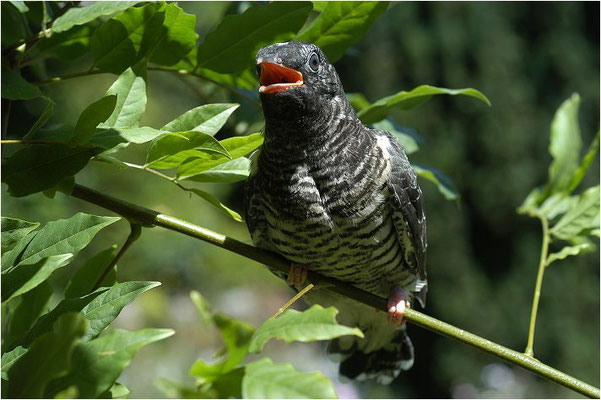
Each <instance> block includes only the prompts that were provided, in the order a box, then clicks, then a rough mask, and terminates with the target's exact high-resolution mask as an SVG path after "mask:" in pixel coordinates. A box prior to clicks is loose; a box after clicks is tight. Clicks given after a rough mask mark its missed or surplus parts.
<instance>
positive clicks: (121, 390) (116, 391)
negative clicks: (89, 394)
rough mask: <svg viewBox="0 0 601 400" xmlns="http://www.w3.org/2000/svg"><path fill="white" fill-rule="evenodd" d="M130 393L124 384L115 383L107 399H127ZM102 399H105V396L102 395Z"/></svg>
mask: <svg viewBox="0 0 601 400" xmlns="http://www.w3.org/2000/svg"><path fill="white" fill-rule="evenodd" d="M129 393H130V391H129V389H128V388H127V387H126V386H125V385H124V384H122V383H119V382H115V383H114V384H113V386H111V388H110V389H109V390H108V393H107V396H106V397H108V398H111V399H125V398H127V396H128V395H129ZM100 397H101V398H104V396H102V395H101V396H100Z"/></svg>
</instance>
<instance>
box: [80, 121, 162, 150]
mask: <svg viewBox="0 0 601 400" xmlns="http://www.w3.org/2000/svg"><path fill="white" fill-rule="evenodd" d="M162 134H164V132H163V131H160V130H158V129H154V128H151V127H149V126H141V127H116V126H115V127H112V128H109V129H103V128H99V129H97V130H96V134H95V135H94V136H93V137H92V139H91V140H90V144H91V145H95V146H98V147H101V148H102V149H105V150H111V152H112V151H116V150H119V149H122V148H125V147H127V146H128V145H129V144H130V143H135V144H142V143H147V142H150V141H151V140H154V139H156V138H157V137H159V136H161V135H162ZM103 154H106V151H105V152H104V153H103Z"/></svg>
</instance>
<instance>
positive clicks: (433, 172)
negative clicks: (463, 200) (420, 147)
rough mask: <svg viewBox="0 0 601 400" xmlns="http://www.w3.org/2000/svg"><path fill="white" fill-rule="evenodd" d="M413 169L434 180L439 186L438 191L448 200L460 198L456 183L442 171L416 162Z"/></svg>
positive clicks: (427, 178)
mask: <svg viewBox="0 0 601 400" xmlns="http://www.w3.org/2000/svg"><path fill="white" fill-rule="evenodd" d="M411 166H412V167H413V170H414V171H415V173H416V174H417V176H420V177H422V178H424V179H426V180H428V181H430V182H432V183H433V184H434V185H436V187H437V188H438V191H439V192H440V193H441V194H442V195H443V196H444V198H445V199H447V200H458V199H459V197H460V196H459V192H457V189H456V188H455V184H454V183H453V181H452V180H451V179H450V178H449V177H447V176H446V175H444V174H443V173H442V172H440V171H439V170H437V169H436V168H432V167H424V166H419V165H416V164H412V165H411Z"/></svg>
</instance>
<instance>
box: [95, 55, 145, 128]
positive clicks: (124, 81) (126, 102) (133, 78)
mask: <svg viewBox="0 0 601 400" xmlns="http://www.w3.org/2000/svg"><path fill="white" fill-rule="evenodd" d="M106 94H107V95H116V96H117V103H116V105H115V109H114V111H113V113H112V114H111V115H110V116H109V117H108V119H107V120H106V121H104V123H103V124H102V125H101V127H109V128H110V127H125V126H129V127H133V126H138V124H139V123H140V120H141V119H142V115H143V114H144V110H145V109H146V67H145V65H138V66H136V67H135V68H131V67H130V68H127V69H126V70H125V71H123V73H122V74H121V75H119V78H117V80H116V81H115V83H113V84H112V85H111V87H110V88H109V90H108V91H107V92H106Z"/></svg>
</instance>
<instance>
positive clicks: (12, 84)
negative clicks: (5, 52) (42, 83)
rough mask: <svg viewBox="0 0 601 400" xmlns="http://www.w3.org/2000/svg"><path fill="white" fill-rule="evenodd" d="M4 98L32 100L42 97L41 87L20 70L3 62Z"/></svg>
mask: <svg viewBox="0 0 601 400" xmlns="http://www.w3.org/2000/svg"><path fill="white" fill-rule="evenodd" d="M1 91H2V98H4V99H10V100H30V99H35V98H36V97H42V96H43V94H42V92H40V89H38V88H37V87H35V86H33V85H32V84H31V83H29V82H27V81H26V80H25V79H23V77H22V76H21V72H20V71H19V70H14V69H10V68H8V67H7V66H5V65H4V64H2V88H1Z"/></svg>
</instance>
